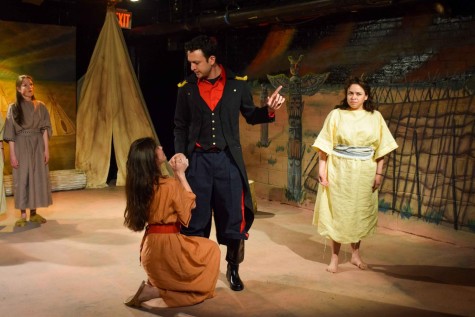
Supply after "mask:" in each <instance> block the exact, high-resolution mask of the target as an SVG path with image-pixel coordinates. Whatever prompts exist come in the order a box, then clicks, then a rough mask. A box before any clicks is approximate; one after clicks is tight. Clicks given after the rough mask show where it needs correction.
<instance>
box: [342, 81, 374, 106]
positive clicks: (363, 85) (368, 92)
mask: <svg viewBox="0 0 475 317" xmlns="http://www.w3.org/2000/svg"><path fill="white" fill-rule="evenodd" d="M353 84H356V85H359V86H360V87H361V88H363V90H364V92H365V94H366V95H367V96H368V99H367V100H365V102H364V103H363V109H364V110H366V111H369V112H373V111H374V110H375V106H374V104H373V97H372V96H371V87H370V86H369V84H368V83H367V82H366V81H365V80H363V79H361V78H358V77H352V78H350V79H348V81H347V83H346V86H345V98H343V100H342V101H341V102H340V104H339V105H337V106H336V107H335V109H344V110H346V109H350V108H351V107H350V105H349V104H348V99H347V96H348V89H349V88H350V86H351V85H353Z"/></svg>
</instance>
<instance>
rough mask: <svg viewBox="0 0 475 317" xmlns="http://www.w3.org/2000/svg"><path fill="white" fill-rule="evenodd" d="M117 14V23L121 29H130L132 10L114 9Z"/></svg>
mask: <svg viewBox="0 0 475 317" xmlns="http://www.w3.org/2000/svg"><path fill="white" fill-rule="evenodd" d="M115 14H116V15H117V19H118V20H119V25H120V27H121V28H123V29H131V28H132V12H128V11H127V10H122V9H117V10H116V11H115Z"/></svg>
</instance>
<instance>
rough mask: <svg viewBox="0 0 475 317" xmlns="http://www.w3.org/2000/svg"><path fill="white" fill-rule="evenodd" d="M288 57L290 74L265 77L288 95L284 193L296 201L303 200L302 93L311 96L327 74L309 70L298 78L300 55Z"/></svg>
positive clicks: (289, 198) (301, 56)
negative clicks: (287, 137)
mask: <svg viewBox="0 0 475 317" xmlns="http://www.w3.org/2000/svg"><path fill="white" fill-rule="evenodd" d="M288 58H289V62H290V74H291V75H292V76H291V77H290V78H288V77H287V76H286V75H285V74H279V75H275V76H271V75H267V78H268V79H269V81H270V83H271V85H272V86H274V87H278V86H279V85H282V87H283V88H282V90H281V93H283V94H285V93H288V94H289V98H288V99H287V102H286V104H287V113H288V115H289V119H288V120H289V142H288V144H287V155H288V163H287V190H286V193H285V194H286V197H287V199H288V200H290V201H296V202H300V201H301V200H302V199H303V190H302V157H303V154H304V151H305V146H302V113H303V108H304V107H303V106H304V102H303V101H302V96H303V95H306V96H312V95H314V94H315V93H316V92H317V91H318V90H319V88H320V86H321V85H322V84H323V83H324V82H325V80H326V79H327V78H328V75H329V74H330V73H324V74H313V73H309V74H306V75H304V76H302V77H300V74H299V72H300V63H301V61H302V58H303V55H300V56H299V58H298V59H294V57H293V56H289V57H288Z"/></svg>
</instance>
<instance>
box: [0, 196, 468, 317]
mask: <svg viewBox="0 0 475 317" xmlns="http://www.w3.org/2000/svg"><path fill="white" fill-rule="evenodd" d="M7 204H8V211H7V213H6V214H5V215H2V216H0V250H1V251H0V316H13V317H17V316H29V317H37V316H45V317H56V316H60V317H66V316H67V317H77V316H84V317H90V316H95V317H101V316H104V317H106V316H107V317H110V316H114V317H121V316H176V317H178V316H182V317H184V316H196V317H198V316H199V317H214V316H222V317H233V316H246V317H251V316H257V317H268V316H269V317H270V316H282V317H284V316H285V317H289V316H308V317H310V316H312V317H313V316H335V317H336V316H338V317H340V316H351V317H358V316H365V317H368V316H383V317H390V316H395V317H400V316H411V317H414V316H431V317H432V316H475V304H474V303H475V248H474V247H473V245H474V244H475V243H470V242H474V241H475V234H473V233H470V232H461V231H455V230H453V236H454V239H453V241H457V240H460V241H465V242H467V241H469V243H468V244H467V243H463V245H458V244H457V243H455V244H454V243H453V242H444V241H437V240H434V239H430V238H425V237H421V236H418V235H414V234H408V233H404V232H401V231H396V230H390V229H387V228H383V227H379V228H378V232H377V233H376V234H375V235H374V236H373V237H371V238H368V239H366V240H363V242H362V248H361V252H362V257H363V259H364V260H365V261H366V262H367V263H368V264H369V269H368V270H366V271H361V270H359V269H358V268H356V267H355V266H353V265H351V264H350V263H349V259H350V248H349V246H343V247H342V250H341V254H340V258H341V262H342V263H341V265H340V271H339V273H337V274H330V273H327V272H326V271H325V268H326V266H327V263H328V262H329V259H330V246H329V244H328V243H327V244H325V240H324V239H322V238H321V237H320V236H319V235H318V233H317V232H316V228H315V227H313V226H312V225H311V220H312V212H311V211H310V210H308V209H303V208H298V207H295V206H290V205H287V204H281V203H280V202H275V201H267V200H262V199H258V212H257V214H256V220H255V222H254V225H253V227H252V229H251V231H250V239H249V240H248V241H247V242H246V259H245V261H244V263H242V264H241V266H240V275H241V278H242V279H243V281H244V283H245V290H244V291H242V292H233V291H231V290H230V289H229V287H228V284H227V282H226V277H225V272H226V262H225V260H224V254H225V248H224V247H222V246H221V253H222V255H221V273H220V276H219V279H218V284H217V289H216V295H217V296H216V297H215V298H213V299H211V300H207V301H205V302H204V303H201V304H199V305H195V306H192V307H183V308H174V309H155V310H152V311H146V310H139V309H133V308H129V307H126V306H125V305H123V304H122V302H123V300H124V299H125V298H127V297H128V296H129V295H132V294H133V293H135V291H136V289H137V288H138V286H139V284H140V282H141V281H142V280H144V279H146V276H145V273H144V271H143V269H142V267H141V266H140V265H139V245H140V241H141V239H142V233H134V232H131V231H130V230H128V229H126V228H125V227H124V226H123V212H124V206H125V197H124V188H123V187H109V188H103V189H86V190H78V191H64V192H55V193H53V205H52V206H50V207H49V208H46V209H39V210H38V212H39V213H40V214H41V215H43V216H44V217H46V218H47V219H48V222H47V223H46V224H44V225H41V226H39V225H33V224H30V223H29V224H28V225H27V226H26V227H25V228H14V227H13V225H14V222H15V220H16V219H17V218H18V217H19V211H18V210H14V209H13V198H12V197H8V198H7ZM426 226H427V229H428V230H438V227H437V226H436V225H433V224H426ZM213 239H214V237H213Z"/></svg>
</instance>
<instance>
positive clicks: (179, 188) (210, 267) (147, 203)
mask: <svg viewBox="0 0 475 317" xmlns="http://www.w3.org/2000/svg"><path fill="white" fill-rule="evenodd" d="M166 160H167V158H166V156H165V153H164V152H163V149H162V147H161V146H157V144H156V142H155V141H154V140H153V139H152V138H142V139H138V140H136V141H134V142H133V143H132V145H131V147H130V150H129V154H128V159H127V177H126V183H125V191H126V197H127V206H126V209H125V212H124V217H125V220H124V225H125V226H126V227H127V228H129V229H130V230H132V231H142V230H143V229H144V228H145V234H144V237H143V240H142V245H141V251H140V257H141V264H142V266H143V268H144V269H145V272H146V273H147V276H148V281H147V282H142V285H140V288H139V290H138V291H137V293H136V294H135V295H134V296H131V297H130V298H129V299H127V300H126V301H125V304H126V305H128V306H134V307H146V308H153V307H178V306H188V305H194V304H197V303H200V302H202V301H204V300H205V299H208V298H212V297H213V296H214V291H215V287H216V281H217V279H218V274H219V261H220V257H221V254H220V250H219V247H218V244H217V243H216V242H214V241H212V240H209V239H206V238H202V237H189V236H185V235H182V234H180V226H185V227H186V226H187V225H188V223H189V221H190V218H191V210H192V209H193V208H194V207H195V198H196V196H195V194H194V193H193V192H192V190H191V188H190V186H189V184H188V181H187V180H186V177H185V170H186V168H187V167H188V160H187V159H186V157H185V156H184V155H182V154H177V155H175V156H174V157H173V158H172V159H171V160H170V165H171V167H172V168H173V170H174V173H175V177H165V176H163V175H162V174H161V172H160V165H161V164H162V163H164V162H166Z"/></svg>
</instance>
